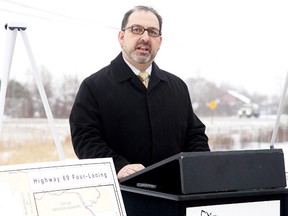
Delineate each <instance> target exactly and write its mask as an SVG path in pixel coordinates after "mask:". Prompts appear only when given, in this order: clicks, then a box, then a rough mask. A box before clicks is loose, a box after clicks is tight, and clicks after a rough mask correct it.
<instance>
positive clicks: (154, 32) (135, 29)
mask: <svg viewBox="0 0 288 216" xmlns="http://www.w3.org/2000/svg"><path fill="white" fill-rule="evenodd" d="M126 29H131V32H132V33H133V34H137V35H142V34H144V32H145V31H147V33H148V35H149V36H151V37H159V36H160V35H161V32H160V30H158V29H157V28H153V27H150V28H144V26H141V25H132V26H129V27H126V28H123V29H122V31H125V30H126Z"/></svg>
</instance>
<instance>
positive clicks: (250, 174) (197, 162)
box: [120, 149, 286, 195]
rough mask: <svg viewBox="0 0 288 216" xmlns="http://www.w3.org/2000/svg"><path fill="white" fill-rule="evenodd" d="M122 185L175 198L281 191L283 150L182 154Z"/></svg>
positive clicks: (156, 164) (148, 168) (138, 173)
mask: <svg viewBox="0 0 288 216" xmlns="http://www.w3.org/2000/svg"><path fill="white" fill-rule="evenodd" d="M239 179H240V180H241V181H238V180H239ZM121 185H122V186H124V188H126V187H125V186H128V188H130V189H131V188H133V187H135V188H137V189H148V190H152V191H158V192H164V193H168V194H175V195H181V194H197V193H210V192H217V193H218V192H227V191H231V192H232V191H243V190H251V189H260V190H263V189H277V188H280V189H283V188H285V187H286V176H285V166H284V155H283V151H282V149H260V150H236V151H215V152H182V153H179V154H176V155H174V156H172V157H169V158H167V159H165V160H162V161H160V162H158V163H155V164H153V165H151V166H149V167H146V168H145V169H143V170H140V171H139V172H136V173H133V174H131V175H129V176H127V177H125V178H123V179H121V180H120V186H121Z"/></svg>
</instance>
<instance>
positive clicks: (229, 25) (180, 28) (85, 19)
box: [0, 0, 288, 95]
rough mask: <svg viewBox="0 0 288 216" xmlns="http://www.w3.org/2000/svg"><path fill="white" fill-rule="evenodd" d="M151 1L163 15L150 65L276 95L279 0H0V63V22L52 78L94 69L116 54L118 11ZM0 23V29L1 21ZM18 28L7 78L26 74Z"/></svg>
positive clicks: (282, 42) (286, 67)
mask: <svg viewBox="0 0 288 216" xmlns="http://www.w3.org/2000/svg"><path fill="white" fill-rule="evenodd" d="M139 4H143V5H149V6H153V7H154V8H155V9H156V10H158V12H159V13H160V14H161V15H162V17H163V43H162V47H161V49H160V51H159V53H158V56H157V58H156V62H157V64H158V65H159V66H160V67H161V68H163V69H165V70H167V71H169V72H171V73H174V74H175V75H178V76H179V77H181V78H183V79H184V80H186V79H188V78H189V77H193V78H196V77H203V78H205V79H208V80H211V81H215V82H217V83H222V82H225V83H229V84H231V85H233V86H236V87H242V88H245V89H247V90H248V91H250V92H258V93H264V94H278V95H280V94H281V93H282V87H283V85H284V80H285V77H286V74H287V71H288V13H287V9H288V1H287V0H217V1H215V0H197V1H196V0H190V1H184V0H177V1H167V0H151V1H150V0H147V1H143V0H142V1H140V0H121V1H120V0H105V1H95V0H49V1H48V0H45V1H44V0H11V1H10V0H0V22H1V23H0V51H1V53H0V54H1V55H0V57H1V58H0V64H1V65H0V66H1V68H0V69H1V73H2V68H3V67H2V65H3V62H4V61H7V56H5V52H6V51H7V50H5V44H6V42H7V39H6V34H7V31H6V30H5V28H4V25H5V23H7V22H22V23H26V24H27V27H28V28H27V30H26V31H25V32H26V34H27V36H28V39H29V41H30V44H31V48H32V51H33V54H34V57H35V60H36V63H37V64H38V65H43V66H45V67H46V68H47V69H48V70H49V71H50V72H51V73H53V76H54V77H63V75H64V74H71V75H77V76H79V78H80V79H83V78H84V77H86V76H88V75H90V74H91V73H93V72H96V71H97V70H99V69H100V68H102V67H103V66H106V65H107V64H109V62H110V61H111V60H112V59H113V58H114V57H116V55H117V54H118V53H119V52H120V46H119V44H118V39H117V35H118V31H119V28H120V24H121V20H122V17H123V14H124V13H125V12H126V11H127V10H128V9H130V8H131V7H133V6H135V5H139ZM1 26H3V28H2V27H1ZM29 66H30V64H29V61H28V57H27V54H26V51H25V49H24V45H23V40H22V37H21V34H20V33H18V36H17V40H16V47H15V52H14V56H13V62H12V68H11V75H10V77H11V78H13V77H21V79H24V78H25V77H29V76H32V75H30V74H27V72H26V71H27V68H28V67H29Z"/></svg>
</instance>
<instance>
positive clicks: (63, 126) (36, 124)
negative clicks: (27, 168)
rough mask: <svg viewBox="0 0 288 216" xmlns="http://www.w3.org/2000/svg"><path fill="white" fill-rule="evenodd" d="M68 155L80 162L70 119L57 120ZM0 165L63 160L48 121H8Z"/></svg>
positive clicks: (0, 146)
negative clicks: (71, 131) (70, 127)
mask: <svg viewBox="0 0 288 216" xmlns="http://www.w3.org/2000/svg"><path fill="white" fill-rule="evenodd" d="M55 122H56V123H55V125H56V129H57V133H58V135H59V139H60V142H61V146H62V149H63V152H64V156H65V158H67V159H76V158H77V157H76V156H75V153H74V151H73V147H72V144H71V138H70V132H69V126H68V121H67V120H57V121H55ZM0 155H1V160H0V165H14V164H23V163H36V162H49V161H57V160H59V159H60V158H59V156H58V152H57V148H56V145H55V142H54V139H53V135H52V132H51V129H50V127H49V124H48V122H47V120H46V119H37V120H34V119H20V120H19V119H17V120H16V119H8V120H5V121H4V122H3V124H2V133H1V138H0Z"/></svg>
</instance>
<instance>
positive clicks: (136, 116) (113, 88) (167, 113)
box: [69, 54, 209, 172]
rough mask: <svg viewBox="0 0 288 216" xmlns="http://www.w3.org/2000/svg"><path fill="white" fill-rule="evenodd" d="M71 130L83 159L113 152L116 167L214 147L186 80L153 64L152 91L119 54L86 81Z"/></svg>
mask: <svg viewBox="0 0 288 216" xmlns="http://www.w3.org/2000/svg"><path fill="white" fill-rule="evenodd" d="M69 122H70V130H71V136H72V143H73V147H74V150H75V153H76V155H77V156H78V158H80V159H84V158H103V157H112V158H113V161H114V165H115V169H116V172H118V171H119V170H120V169H121V168H122V167H123V166H125V165H127V164H129V163H141V164H143V165H144V166H149V165H151V164H154V163H156V162H158V161H160V160H163V159H165V158H167V157H170V156H172V155H174V154H177V153H180V152H189V151H209V146H208V137H207V136H206V135H205V125H204V124H203V123H202V122H201V121H200V120H199V119H198V118H197V116H196V115H195V114H194V112H193V109H192V105H191V101H190V96H189V93H188V89H187V86H186V84H185V83H184V82H183V81H182V80H181V79H180V78H178V77H177V76H175V75H173V74H170V73H168V72H166V71H164V70H161V69H160V68H159V67H158V66H157V65H156V64H155V63H153V64H152V73H151V77H150V81H149V87H148V90H147V89H146V88H145V86H144V85H143V84H142V82H141V81H140V80H139V78H138V77H137V76H136V75H135V74H134V73H133V71H132V70H131V69H130V68H129V66H128V65H127V64H126V63H125V61H124V60H123V57H122V54H119V55H118V56H117V57H116V58H115V59H114V60H113V61H112V62H111V63H110V65H108V66H106V67H104V68H103V69H101V70H99V71H98V72H96V73H94V74H92V75H91V76H89V77H87V78H86V79H85V80H84V81H83V82H82V83H81V85H80V88H79V91H78V93H77V96H76V98H75V102H74V105H73V107H72V110H71V114H70V118H69Z"/></svg>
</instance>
